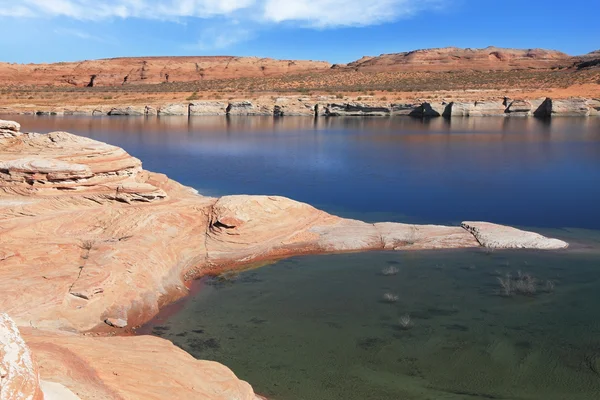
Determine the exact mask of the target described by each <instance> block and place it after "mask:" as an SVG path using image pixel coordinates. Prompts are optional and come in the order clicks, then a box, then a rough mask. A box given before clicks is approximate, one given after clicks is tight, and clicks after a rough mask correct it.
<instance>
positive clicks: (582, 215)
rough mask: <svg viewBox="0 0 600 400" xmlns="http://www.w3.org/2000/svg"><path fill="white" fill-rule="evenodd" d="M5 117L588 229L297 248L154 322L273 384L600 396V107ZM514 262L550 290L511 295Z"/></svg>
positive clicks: (421, 207)
mask: <svg viewBox="0 0 600 400" xmlns="http://www.w3.org/2000/svg"><path fill="white" fill-rule="evenodd" d="M5 119H16V120H17V121H19V122H20V123H21V124H22V125H23V130H24V131H37V132H49V131H54V130H64V131H69V132H72V133H76V134H80V135H84V136H88V137H91V138H94V139H98V140H102V141H104V142H108V143H111V144H114V145H118V146H121V147H123V148H125V149H126V150H127V151H128V152H129V153H131V154H132V155H134V156H136V157H138V158H140V159H141V160H142V161H143V163H144V167H145V168H146V169H148V170H152V171H157V172H163V173H166V174H167V175H169V176H170V177H171V178H173V179H175V180H177V181H179V182H181V183H183V184H186V185H189V186H193V187H195V188H196V189H198V190H199V191H200V192H201V193H202V194H208V195H215V196H216V195H225V194H241V193H247V194H277V195H283V196H287V197H291V198H294V199H296V200H300V201H305V202H308V203H311V204H313V205H315V206H318V207H320V208H323V209H325V210H327V211H329V212H334V213H337V214H340V215H343V216H346V217H355V218H360V219H364V220H368V221H402V222H415V223H440V224H458V223H460V222H461V221H463V220H486V221H491V222H496V223H502V224H508V225H516V226H521V227H529V228H530V229H535V230H537V231H540V232H542V233H544V234H549V235H553V236H556V237H559V238H561V239H564V240H567V241H569V242H570V243H572V246H571V247H570V248H569V249H568V250H566V251H559V252H534V251H494V252H489V251H484V250H477V249H476V250H461V251H425V252H374V253H361V254H342V255H328V256H309V257H295V258H291V259H288V260H282V261H279V262H276V263H273V264H271V265H268V266H263V267H262V268H258V269H251V270H247V271H242V272H237V273H225V274H223V275H221V276H218V277H212V278H204V279H202V280H200V281H197V282H196V283H195V284H194V287H193V292H194V295H193V296H191V297H188V298H187V299H184V300H182V301H181V302H179V303H177V304H176V305H173V306H170V307H168V308H167V309H165V310H164V312H163V313H161V315H159V316H158V317H157V318H156V319H155V320H154V321H152V322H151V323H149V324H148V325H147V326H145V327H143V328H142V329H141V330H140V332H142V333H153V334H155V335H159V336H162V337H165V338H167V339H169V340H172V341H173V342H174V343H175V344H177V345H178V346H180V347H182V348H183V349H185V350H186V351H189V352H190V353H191V354H193V355H194V356H196V357H198V358H202V359H211V360H215V361H219V362H222V363H224V364H226V365H227V366H229V367H230V368H232V369H233V371H234V372H235V373H236V374H237V375H238V376H239V377H240V378H242V379H245V380H248V381H249V382H250V383H251V384H252V385H253V386H254V387H255V390H256V391H257V392H258V393H261V394H264V395H266V396H268V397H269V398H272V399H276V400H277V399H279V400H297V399H306V400H309V399H310V400H319V399H349V400H352V399H390V400H392V399H415V400H425V399H449V400H458V399H540V400H541V399H556V400H558V399H582V400H583V399H586V400H587V399H593V398H600V318H599V317H600V312H599V311H598V310H600V296H599V295H598V293H600V212H599V211H598V205H599V204H600V185H599V184H598V183H599V182H600V118H587V119H586V118H558V119H553V120H538V119H534V118H522V119H520V118H470V119H468V118H465V119H452V120H445V119H443V118H437V119H431V120H417V119H411V118H381V119H378V118H330V119H325V118H321V119H316V120H313V119H311V118H300V117H299V118H295V117H284V118H279V119H273V118H270V117H239V118H233V117H231V118H225V117H192V118H190V119H188V118H182V117H169V118H144V117H140V118H136V117H122V118H120V117H110V118H109V117H97V118H91V117H31V116H9V117H5ZM390 267H392V268H393V271H394V273H393V274H388V275H386V274H384V273H382V271H383V270H385V269H389V268H390ZM508 275H510V276H511V277H513V278H515V277H523V276H526V277H528V279H531V280H532V281H533V282H534V284H533V286H534V288H535V292H532V293H528V294H526V295H519V294H515V295H512V296H505V295H503V294H504V293H503V291H502V285H501V282H500V281H501V280H503V279H506V277H507V276H508Z"/></svg>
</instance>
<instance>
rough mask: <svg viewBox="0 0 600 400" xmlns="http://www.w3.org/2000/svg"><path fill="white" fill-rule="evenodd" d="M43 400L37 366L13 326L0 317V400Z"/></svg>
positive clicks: (3, 316) (6, 316)
mask: <svg viewBox="0 0 600 400" xmlns="http://www.w3.org/2000/svg"><path fill="white" fill-rule="evenodd" d="M20 399H23V400H25V399H28V400H44V395H43V393H42V391H41V389H40V382H39V375H38V370H37V366H36V365H35V363H34V360H33V356H32V355H31V351H30V350H29V347H28V346H27V344H26V343H25V341H24V340H23V338H22V337H21V333H20V332H19V329H18V328H17V325H16V324H15V323H14V321H13V320H12V319H11V318H10V317H9V316H8V315H7V314H0V400H20Z"/></svg>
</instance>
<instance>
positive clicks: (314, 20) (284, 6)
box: [264, 0, 438, 28]
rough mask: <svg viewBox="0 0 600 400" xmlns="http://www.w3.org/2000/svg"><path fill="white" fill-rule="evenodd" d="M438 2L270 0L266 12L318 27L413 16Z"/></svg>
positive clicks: (279, 19)
mask: <svg viewBox="0 0 600 400" xmlns="http://www.w3.org/2000/svg"><path fill="white" fill-rule="evenodd" d="M437 3H438V1H437V0H420V1H414V0H377V1H368V0H320V1H318V2H316V1H314V0H313V1H307V0H285V1H280V0H266V1H265V8H264V16H265V18H266V19H267V20H270V21H273V22H284V21H296V22H300V23H302V24H305V25H308V26H312V27H318V28H327V27H335V26H367V25H374V24H379V23H382V22H388V21H393V20H396V19H398V18H400V17H406V16H410V15H412V14H414V13H415V12H417V11H419V10H420V9H424V8H428V7H435V6H437Z"/></svg>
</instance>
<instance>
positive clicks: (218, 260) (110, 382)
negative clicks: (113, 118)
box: [0, 121, 567, 399]
mask: <svg viewBox="0 0 600 400" xmlns="http://www.w3.org/2000/svg"><path fill="white" fill-rule="evenodd" d="M472 227H475V228H476V229H477V232H473V233H476V235H475V236H474V235H473V234H472V233H471V231H473V228H472ZM486 232H490V234H489V235H486ZM507 235H509V236H510V237H508V236H507ZM534 235H535V234H534ZM499 236H500V237H501V238H504V239H502V240H500V239H498V237H499ZM532 237H534V238H535V240H531V239H532ZM490 238H491V239H490ZM488 243H490V246H491V247H495V248H498V247H503V246H504V245H505V244H506V247H526V248H541V249H560V248H564V247H566V246H567V244H566V243H564V242H562V241H558V240H553V239H546V238H544V237H542V236H540V235H535V236H531V235H530V234H523V233H522V231H518V230H512V228H511V229H509V230H504V229H502V228H501V227H498V226H496V225H493V224H476V223H469V229H464V228H463V227H444V226H418V225H407V224H397V223H380V224H369V223H365V222H362V221H355V220H348V219H342V218H339V217H336V216H333V215H329V214H327V213H325V212H323V211H320V210H317V209H315V208H314V207H311V206H310V205H307V204H303V203H298V202H295V201H293V200H290V199H287V198H283V197H276V196H228V197H223V198H220V199H216V198H211V197H204V196H201V195H199V194H197V193H196V192H195V191H194V190H193V189H190V188H187V187H184V186H182V185H180V184H178V183H177V182H174V181H172V180H170V179H168V178H167V177H166V176H165V175H162V174H156V173H152V172H148V171H145V170H143V169H142V165H141V162H140V161H139V160H137V159H136V158H134V157H131V156H130V155H128V154H127V153H126V152H125V151H124V150H122V149H120V148H118V147H115V146H111V145H108V144H105V143H101V142H97V141H94V140H91V139H87V138H83V137H78V136H75V135H71V134H69V133H65V132H54V133H50V134H47V135H40V134H35V133H21V132H20V127H19V126H18V124H14V123H11V122H7V121H0V293H2V296H0V310H1V311H2V312H6V313H8V314H9V315H10V316H11V317H12V318H13V319H14V320H15V322H16V324H17V325H18V326H19V327H20V328H21V330H22V332H23V333H24V336H25V340H26V341H27V342H28V343H29V344H30V346H31V347H32V349H33V352H34V355H35V356H36V357H37V358H38V362H39V363H40V366H41V367H42V368H41V369H40V370H41V371H42V378H44V379H48V380H50V381H52V382H56V383H60V384H63V385H65V386H66V387H67V388H69V389H71V390H72V391H73V392H74V393H75V394H76V395H77V396H79V397H80V398H82V399H88V398H115V399H122V398H126V399H160V398H178V399H188V398H189V399H192V398H207V399H234V398H235V399H254V398H255V395H254V393H253V391H252V388H251V387H250V385H248V384H246V383H245V382H241V381H239V380H238V379H237V378H236V377H235V375H233V373H232V372H231V371H229V370H228V369H227V368H225V367H223V366H221V365H219V364H216V363H211V362H206V361H197V360H194V359H193V358H192V357H191V356H189V355H188V354H186V353H185V352H183V351H181V350H179V349H177V348H175V346H173V345H172V344H171V343H169V342H168V341H165V340H162V339H158V338H151V337H89V336H83V335H82V333H85V332H89V331H95V332H113V331H119V330H120V329H119V328H132V327H135V326H137V325H139V324H141V323H143V322H145V321H147V320H149V319H150V318H151V317H152V316H154V315H155V314H156V313H157V312H158V310H159V307H160V306H162V305H164V304H165V303H168V302H170V301H172V300H174V299H176V298H179V297H181V296H184V295H185V294H186V293H187V289H186V285H185V283H186V281H189V280H191V279H194V278H196V277H199V276H202V275H205V274H208V273H213V272H218V271H220V270H223V269H228V268H236V267H240V266H243V265H244V264H248V263H253V262H260V261H264V260H269V259H275V258H280V257H286V256H290V255H296V254H308V253H325V252H339V251H357V250H377V249H389V250H405V249H407V250H408V249H412V250H418V249H439V248H463V247H478V246H480V245H484V246H485V245H488ZM139 382H146V383H145V384H143V385H141V384H140V383H139Z"/></svg>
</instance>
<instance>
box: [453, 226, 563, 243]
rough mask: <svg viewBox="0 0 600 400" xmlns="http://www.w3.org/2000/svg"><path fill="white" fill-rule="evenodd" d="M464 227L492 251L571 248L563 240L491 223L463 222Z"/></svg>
mask: <svg viewBox="0 0 600 400" xmlns="http://www.w3.org/2000/svg"><path fill="white" fill-rule="evenodd" d="M462 227H463V228H465V229H466V230H467V231H468V232H470V233H471V234H472V235H473V236H475V239H477V241H478V242H479V244H481V245H482V246H483V247H486V248H490V249H538V250H557V249H565V248H567V247H568V246H569V245H568V243H566V242H563V241H562V240H558V239H551V238H547V237H545V236H542V235H540V234H537V233H534V232H527V231H522V230H520V229H516V228H512V227H510V226H503V225H496V224H492V223H490V222H463V223H462Z"/></svg>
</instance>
